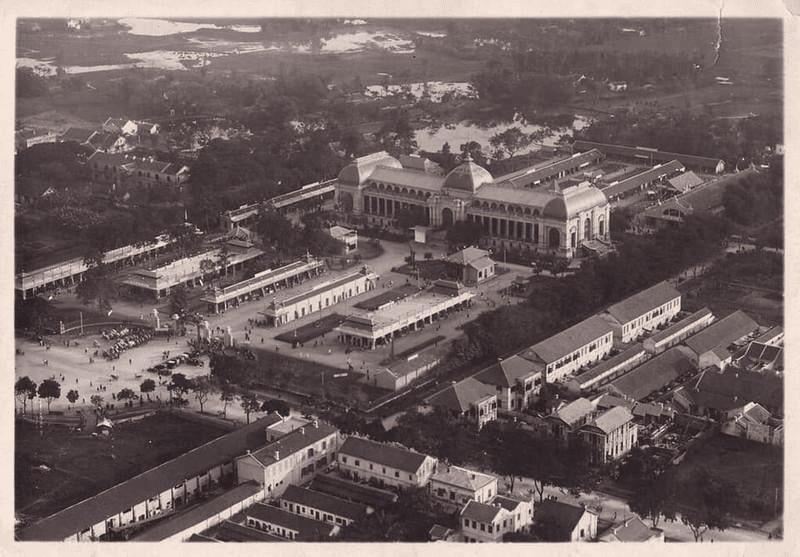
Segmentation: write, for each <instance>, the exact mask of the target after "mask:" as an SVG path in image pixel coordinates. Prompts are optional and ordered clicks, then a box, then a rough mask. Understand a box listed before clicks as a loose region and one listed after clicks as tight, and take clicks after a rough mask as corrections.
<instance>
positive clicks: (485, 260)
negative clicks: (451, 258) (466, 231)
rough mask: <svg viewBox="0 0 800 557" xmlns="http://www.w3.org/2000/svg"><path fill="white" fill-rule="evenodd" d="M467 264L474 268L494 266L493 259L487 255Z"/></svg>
mask: <svg viewBox="0 0 800 557" xmlns="http://www.w3.org/2000/svg"><path fill="white" fill-rule="evenodd" d="M469 266H470V267H472V268H474V269H478V270H480V269H488V268H489V267H492V266H494V261H492V258H491V257H489V256H486V257H481V258H480V259H476V260H474V261H470V262H469Z"/></svg>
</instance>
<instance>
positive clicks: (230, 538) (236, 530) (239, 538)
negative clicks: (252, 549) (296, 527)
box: [216, 520, 289, 542]
mask: <svg viewBox="0 0 800 557" xmlns="http://www.w3.org/2000/svg"><path fill="white" fill-rule="evenodd" d="M216 539H218V540H220V541H224V542H288V541H289V540H287V539H286V538H282V537H280V536H273V535H272V534H268V533H267V532H263V531H261V530H256V529H255V528H250V527H249V526H244V525H242V524H237V523H236V522H231V521H230V520H226V521H225V522H223V523H222V525H221V526H220V527H219V529H218V530H217V534H216Z"/></svg>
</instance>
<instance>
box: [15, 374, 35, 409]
mask: <svg viewBox="0 0 800 557" xmlns="http://www.w3.org/2000/svg"><path fill="white" fill-rule="evenodd" d="M14 395H15V396H16V397H17V398H18V399H19V400H20V401H22V413H23V414H25V413H26V411H27V405H28V401H29V400H33V399H34V398H35V397H36V383H34V382H33V380H32V379H31V378H30V377H28V376H27V375H26V376H25V377H20V378H19V379H17V382H16V383H14Z"/></svg>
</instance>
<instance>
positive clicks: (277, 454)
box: [273, 449, 281, 460]
mask: <svg viewBox="0 0 800 557" xmlns="http://www.w3.org/2000/svg"><path fill="white" fill-rule="evenodd" d="M273 456H274V457H275V460H280V459H281V450H280V449H275V454H274V455H273Z"/></svg>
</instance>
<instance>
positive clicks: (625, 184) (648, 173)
mask: <svg viewBox="0 0 800 557" xmlns="http://www.w3.org/2000/svg"><path fill="white" fill-rule="evenodd" d="M684 170H685V167H684V166H683V164H681V163H680V162H679V161H676V160H672V161H670V162H668V163H666V164H657V165H656V166H654V167H653V168H649V169H647V170H645V171H644V172H641V173H639V174H637V175H635V176H631V177H630V178H626V179H625V180H622V181H619V182H612V183H611V184H609V185H608V187H605V188H603V190H602V191H603V193H604V194H606V197H608V200H609V201H610V202H613V201H615V200H616V199H619V198H620V197H625V196H626V195H628V194H630V193H631V192H635V191H643V190H644V189H645V188H649V187H650V186H652V185H654V184H656V183H663V182H664V181H665V180H668V179H669V178H672V177H673V176H676V175H678V174H680V173H681V172H683V171H684Z"/></svg>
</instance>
